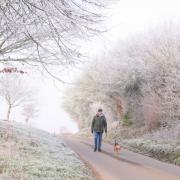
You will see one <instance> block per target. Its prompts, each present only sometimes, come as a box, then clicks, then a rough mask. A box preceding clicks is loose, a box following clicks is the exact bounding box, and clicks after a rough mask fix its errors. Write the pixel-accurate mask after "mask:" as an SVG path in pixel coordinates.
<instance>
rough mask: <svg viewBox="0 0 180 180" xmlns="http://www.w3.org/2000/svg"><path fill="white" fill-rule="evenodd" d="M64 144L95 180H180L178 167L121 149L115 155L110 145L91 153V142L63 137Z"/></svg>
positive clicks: (89, 140) (84, 139)
mask: <svg viewBox="0 0 180 180" xmlns="http://www.w3.org/2000/svg"><path fill="white" fill-rule="evenodd" d="M64 141H65V143H66V145H67V146H69V147H70V148H71V149H72V150H73V151H75V152H76V153H77V154H78V155H79V156H80V157H81V158H82V159H83V160H84V161H85V162H86V163H87V164H88V166H89V167H90V168H92V170H93V171H94V172H95V174H96V176H97V179H98V180H180V167H178V166H174V165H171V164H167V163H163V162H160V161H158V160H155V159H152V158H149V157H146V156H143V155H140V154H137V153H134V152H131V151H129V150H126V149H122V151H121V153H120V155H119V156H116V155H114V153H113V146H112V145H109V144H105V143H103V147H102V152H94V151H93V146H92V145H93V141H92V140H91V139H86V138H82V139H80V138H72V137H68V138H67V137H66V138H64Z"/></svg>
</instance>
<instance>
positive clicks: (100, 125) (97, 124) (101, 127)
mask: <svg viewBox="0 0 180 180" xmlns="http://www.w3.org/2000/svg"><path fill="white" fill-rule="evenodd" d="M104 131H105V133H106V135H107V121H106V118H105V116H104V114H103V110H102V109H98V112H97V114H96V115H95V116H94V118H93V120H92V124H91V133H94V152H96V151H97V149H98V151H99V152H101V143H102V135H103V132H104Z"/></svg>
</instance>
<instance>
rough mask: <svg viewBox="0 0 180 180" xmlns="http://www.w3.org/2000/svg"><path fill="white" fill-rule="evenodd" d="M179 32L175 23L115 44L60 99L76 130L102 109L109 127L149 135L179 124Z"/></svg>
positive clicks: (87, 68) (85, 124)
mask: <svg viewBox="0 0 180 180" xmlns="http://www.w3.org/2000/svg"><path fill="white" fill-rule="evenodd" d="M179 47H180V33H179V27H177V26H176V25H175V24H171V25H165V26H162V27H158V28H156V29H152V30H151V31H148V32H147V33H145V34H139V35H136V37H131V38H130V39H128V40H126V41H119V43H117V44H116V45H115V46H113V48H112V49H111V50H110V51H109V52H108V53H107V54H106V55H103V56H102V57H101V58H100V59H95V60H94V61H93V62H92V63H91V64H90V65H88V67H86V70H85V71H84V74H83V77H82V78H81V79H79V80H78V81H77V83H76V85H75V86H74V87H72V88H70V89H69V90H68V91H67V93H66V95H65V97H64V109H65V110H66V111H67V112H69V114H70V115H71V116H72V118H73V119H74V120H76V121H77V122H78V124H79V127H80V128H85V127H88V126H89V125H90V122H91V120H92V116H93V115H94V113H95V111H96V110H97V108H99V107H102V108H103V109H104V111H105V113H106V116H107V119H108V121H109V125H111V127H114V126H117V125H120V126H121V127H122V126H128V127H130V126H132V127H146V129H148V130H152V129H155V128H158V127H162V126H168V127H170V126H171V127H172V126H173V125H176V124H177V123H179V120H180V49H179Z"/></svg>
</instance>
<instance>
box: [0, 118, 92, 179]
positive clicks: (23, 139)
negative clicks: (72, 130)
mask: <svg viewBox="0 0 180 180" xmlns="http://www.w3.org/2000/svg"><path fill="white" fill-rule="evenodd" d="M7 131H8V132H9V133H8V134H9V138H8V140H7ZM0 179H5V180H61V179H62V180H93V179H94V176H93V175H92V172H91V171H90V170H89V169H88V168H87V167H86V166H85V164H84V163H83V162H82V161H81V160H80V159H79V158H78V156H77V155H76V154H75V153H74V152H73V151H71V150H70V149H69V148H67V147H66V145H65V144H64V143H63V141H61V140H60V139H59V138H57V137H55V136H52V135H51V134H49V133H47V132H45V131H42V130H38V129H34V128H30V127H26V126H24V125H21V124H17V123H11V124H8V123H6V122H3V121H0Z"/></svg>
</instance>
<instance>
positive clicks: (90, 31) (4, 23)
mask: <svg viewBox="0 0 180 180" xmlns="http://www.w3.org/2000/svg"><path fill="white" fill-rule="evenodd" d="M107 2H109V1H106V0H99V1H95V0H43V1H42V0H35V1H34V0H1V1H0V62H1V63H4V64H7V63H10V64H12V63H16V62H20V63H22V64H28V65H34V66H33V67H35V66H37V65H41V67H43V68H44V69H45V70H46V71H47V72H49V70H48V69H47V65H56V66H57V65H61V66H62V65H65V64H72V63H75V62H76V61H75V59H76V58H79V56H80V52H79V51H78V46H77V45H78V44H79V42H80V41H79V39H81V38H88V37H90V36H92V35H94V34H97V33H98V32H100V31H102V28H100V27H98V24H99V23H100V22H101V21H102V20H103V18H102V9H103V8H104V7H106V5H107ZM77 42H78V43H77Z"/></svg>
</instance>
